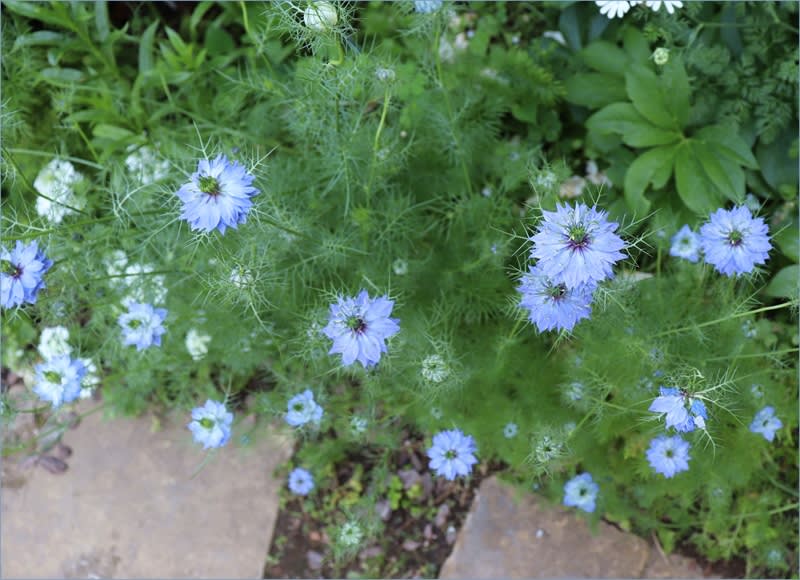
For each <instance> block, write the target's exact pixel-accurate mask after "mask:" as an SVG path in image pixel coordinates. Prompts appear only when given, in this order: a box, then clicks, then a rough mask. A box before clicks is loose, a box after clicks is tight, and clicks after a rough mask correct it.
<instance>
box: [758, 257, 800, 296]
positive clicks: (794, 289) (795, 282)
mask: <svg viewBox="0 0 800 580" xmlns="http://www.w3.org/2000/svg"><path fill="white" fill-rule="evenodd" d="M798 287H800V266H798V265H797V264H794V265H792V266H786V267H785V268H783V269H781V271H780V272H778V273H777V274H775V277H773V278H772V280H771V281H770V283H769V285H768V286H767V287H766V288H764V294H766V295H767V296H774V297H776V298H797V295H798Z"/></svg>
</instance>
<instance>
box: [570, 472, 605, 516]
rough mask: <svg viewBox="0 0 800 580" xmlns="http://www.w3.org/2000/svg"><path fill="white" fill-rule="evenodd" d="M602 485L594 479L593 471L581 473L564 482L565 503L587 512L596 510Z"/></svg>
mask: <svg viewBox="0 0 800 580" xmlns="http://www.w3.org/2000/svg"><path fill="white" fill-rule="evenodd" d="M598 491H600V487H599V486H598V485H597V484H596V483H595V482H594V481H593V480H592V474H591V473H581V474H580V475H576V476H575V477H573V478H572V479H570V480H569V481H568V482H567V483H566V484H564V505H565V506H569V507H576V508H578V509H582V510H583V511H585V512H589V513H592V512H593V511H594V508H595V507H596V506H595V501H596V500H597V492H598Z"/></svg>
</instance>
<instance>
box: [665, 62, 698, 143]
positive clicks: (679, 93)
mask: <svg viewBox="0 0 800 580" xmlns="http://www.w3.org/2000/svg"><path fill="white" fill-rule="evenodd" d="M661 83H662V84H661V86H662V91H663V92H665V93H666V94H667V95H668V96H669V98H668V99H667V105H668V107H669V109H670V110H671V111H672V114H673V115H674V116H675V119H676V120H677V123H678V126H679V127H685V126H686V123H687V122H688V121H689V97H690V95H691V91H690V89H689V78H688V77H687V76H686V69H685V68H684V67H683V62H681V59H680V57H679V56H675V57H672V58H670V60H669V62H668V63H667V64H666V65H665V66H664V71H663V73H662V75H661Z"/></svg>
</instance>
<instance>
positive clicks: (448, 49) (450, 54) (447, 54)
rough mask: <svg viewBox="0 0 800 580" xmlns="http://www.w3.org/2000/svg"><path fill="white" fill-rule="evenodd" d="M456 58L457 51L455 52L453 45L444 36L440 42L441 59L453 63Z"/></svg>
mask: <svg viewBox="0 0 800 580" xmlns="http://www.w3.org/2000/svg"><path fill="white" fill-rule="evenodd" d="M455 56H456V51H455V50H453V45H452V44H450V43H449V42H448V41H447V39H446V38H445V37H444V36H443V37H442V39H441V40H440V41H439V58H440V59H441V60H442V61H444V62H452V61H453V58H455Z"/></svg>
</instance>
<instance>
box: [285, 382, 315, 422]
mask: <svg viewBox="0 0 800 580" xmlns="http://www.w3.org/2000/svg"><path fill="white" fill-rule="evenodd" d="M321 420H322V407H320V406H319V405H318V404H317V402H316V401H314V394H313V393H312V392H311V390H310V389H306V390H305V391H303V392H302V393H300V394H299V395H295V396H294V397H292V398H291V399H289V409H288V411H287V412H286V422H287V423H289V425H291V426H292V427H299V426H300V425H305V424H306V423H308V422H309V421H313V422H314V423H319V422H320V421H321Z"/></svg>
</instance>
